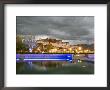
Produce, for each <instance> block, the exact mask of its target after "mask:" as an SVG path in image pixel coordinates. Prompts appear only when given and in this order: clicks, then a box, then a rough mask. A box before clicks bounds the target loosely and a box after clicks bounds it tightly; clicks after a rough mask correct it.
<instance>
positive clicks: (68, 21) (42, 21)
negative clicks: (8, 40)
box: [16, 16, 94, 44]
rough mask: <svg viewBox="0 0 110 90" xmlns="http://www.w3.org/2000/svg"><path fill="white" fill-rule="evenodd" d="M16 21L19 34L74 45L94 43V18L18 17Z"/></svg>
mask: <svg viewBox="0 0 110 90" xmlns="http://www.w3.org/2000/svg"><path fill="white" fill-rule="evenodd" d="M16 20H17V21H16V24H17V34H23V35H27V34H32V35H36V36H37V39H39V38H47V37H51V38H56V39H62V40H64V41H65V40H67V41H68V40H69V41H70V42H71V43H74V44H75V43H79V42H82V43H83V42H85V43H88V41H89V42H93V41H94V17H93V16H17V17H16Z"/></svg>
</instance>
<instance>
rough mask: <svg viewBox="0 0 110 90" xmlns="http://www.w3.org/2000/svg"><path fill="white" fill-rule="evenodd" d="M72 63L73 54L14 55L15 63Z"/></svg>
mask: <svg viewBox="0 0 110 90" xmlns="http://www.w3.org/2000/svg"><path fill="white" fill-rule="evenodd" d="M20 60H23V61H72V60H73V54H16V61H20Z"/></svg>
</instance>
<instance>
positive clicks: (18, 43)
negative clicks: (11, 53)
mask: <svg viewBox="0 0 110 90" xmlns="http://www.w3.org/2000/svg"><path fill="white" fill-rule="evenodd" d="M21 50H22V51H24V50H28V47H27V45H26V44H24V43H23V42H22V38H21V37H19V36H17V37H16V52H18V51H21Z"/></svg>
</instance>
